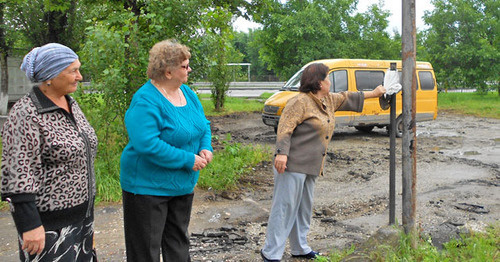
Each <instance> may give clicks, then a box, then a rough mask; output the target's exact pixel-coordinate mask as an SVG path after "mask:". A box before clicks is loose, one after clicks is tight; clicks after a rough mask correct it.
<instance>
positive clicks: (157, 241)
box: [120, 40, 213, 261]
mask: <svg viewBox="0 0 500 262" xmlns="http://www.w3.org/2000/svg"><path fill="white" fill-rule="evenodd" d="M190 56H191V54H190V52H189V49H188V48H187V47H186V46H185V45H182V44H180V43H177V42H176V41H174V40H165V41H162V42H159V43H157V44H156V45H154V46H153V48H152V49H151V50H150V53H149V65H148V72H147V73H148V77H149V78H150V79H151V80H149V81H148V82H146V83H145V84H144V85H143V86H142V87H141V88H140V89H139V90H138V91H137V92H136V93H135V94H134V97H133V99H132V102H131V104H130V107H129V109H128V110H127V112H126V115H125V126H126V127H127V132H128V136H129V143H128V145H127V146H126V147H125V149H124V151H123V153H122V157H121V165H120V167H121V172H120V183H121V186H122V190H123V212H124V217H123V219H124V228H125V244H126V251H127V261H160V250H161V254H162V256H163V261H189V260H190V257H189V237H188V233H187V229H188V225H189V220H190V216H191V207H192V202H193V194H194V193H193V190H194V187H195V185H196V183H197V181H198V177H199V171H200V170H201V169H203V168H204V167H205V166H206V165H207V164H208V163H210V161H211V160H212V156H213V155H212V151H213V149H212V146H211V133H210V122H209V121H208V120H207V119H206V117H205V114H204V112H203V108H202V106H201V103H200V101H199V100H198V97H197V96H196V94H195V93H194V92H193V91H192V90H191V89H190V88H189V87H188V86H187V85H185V84H184V83H186V82H187V79H188V74H189V72H191V68H190V67H189V58H190Z"/></svg>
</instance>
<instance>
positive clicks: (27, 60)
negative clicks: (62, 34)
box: [21, 43, 78, 83]
mask: <svg viewBox="0 0 500 262" xmlns="http://www.w3.org/2000/svg"><path fill="white" fill-rule="evenodd" d="M77 59H78V55H77V54H76V53H75V52H74V51H73V50H71V49H70V48H69V47H67V46H64V45H61V44H57V43H50V44H46V45H44V46H41V47H35V48H34V49H33V50H31V51H30V52H29V53H28V54H27V55H26V56H24V59H23V63H22V64H21V70H23V71H24V72H26V76H27V77H28V78H29V80H30V81H31V82H33V83H39V82H43V81H47V80H50V79H52V78H54V77H56V76H57V75H59V73H61V72H62V71H63V70H64V69H66V67H68V66H69V65H70V64H71V63H73V62H74V61H75V60H77Z"/></svg>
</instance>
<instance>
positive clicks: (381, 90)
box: [363, 85, 386, 99]
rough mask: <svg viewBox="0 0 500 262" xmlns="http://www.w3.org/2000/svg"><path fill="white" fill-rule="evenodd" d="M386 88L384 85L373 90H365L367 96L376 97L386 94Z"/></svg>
mask: <svg viewBox="0 0 500 262" xmlns="http://www.w3.org/2000/svg"><path fill="white" fill-rule="evenodd" d="M385 92H386V90H385V87H384V86H383V85H379V86H377V88H375V89H373V90H372V91H367V92H363V93H364V95H365V99H366V98H374V97H381V96H382V95H383V94H385Z"/></svg>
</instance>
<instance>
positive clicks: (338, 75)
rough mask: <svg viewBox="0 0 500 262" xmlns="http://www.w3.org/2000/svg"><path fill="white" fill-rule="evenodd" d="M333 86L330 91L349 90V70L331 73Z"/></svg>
mask: <svg viewBox="0 0 500 262" xmlns="http://www.w3.org/2000/svg"><path fill="white" fill-rule="evenodd" d="M330 81H331V82H332V86H331V87H330V91H331V92H334V93H338V92H343V91H347V70H338V71H334V72H332V73H330Z"/></svg>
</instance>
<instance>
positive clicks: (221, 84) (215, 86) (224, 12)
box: [205, 7, 232, 111]
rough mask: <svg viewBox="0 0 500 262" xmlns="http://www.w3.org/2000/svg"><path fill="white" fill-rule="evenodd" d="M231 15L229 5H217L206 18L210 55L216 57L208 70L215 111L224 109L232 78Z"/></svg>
mask: <svg viewBox="0 0 500 262" xmlns="http://www.w3.org/2000/svg"><path fill="white" fill-rule="evenodd" d="M231 17H232V16H231V14H230V13H228V8H227V7H216V8H213V9H212V10H210V11H209V12H208V15H207V16H206V18H208V19H206V20H205V24H206V28H207V36H208V39H209V42H208V44H209V46H210V47H211V48H210V51H209V56H212V57H214V58H215V59H214V60H213V62H212V63H211V64H210V66H209V72H208V80H209V81H210V82H211V83H212V87H211V91H212V92H211V93H212V94H211V97H212V102H213V104H214V107H215V111H221V110H223V108H224V101H225V96H226V92H227V90H228V88H229V81H230V79H231V75H230V70H229V67H228V66H227V63H228V55H229V53H230V51H229V49H230V48H231V46H230V43H229V39H230V38H231V37H232V27H231ZM207 51H208V50H207Z"/></svg>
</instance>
